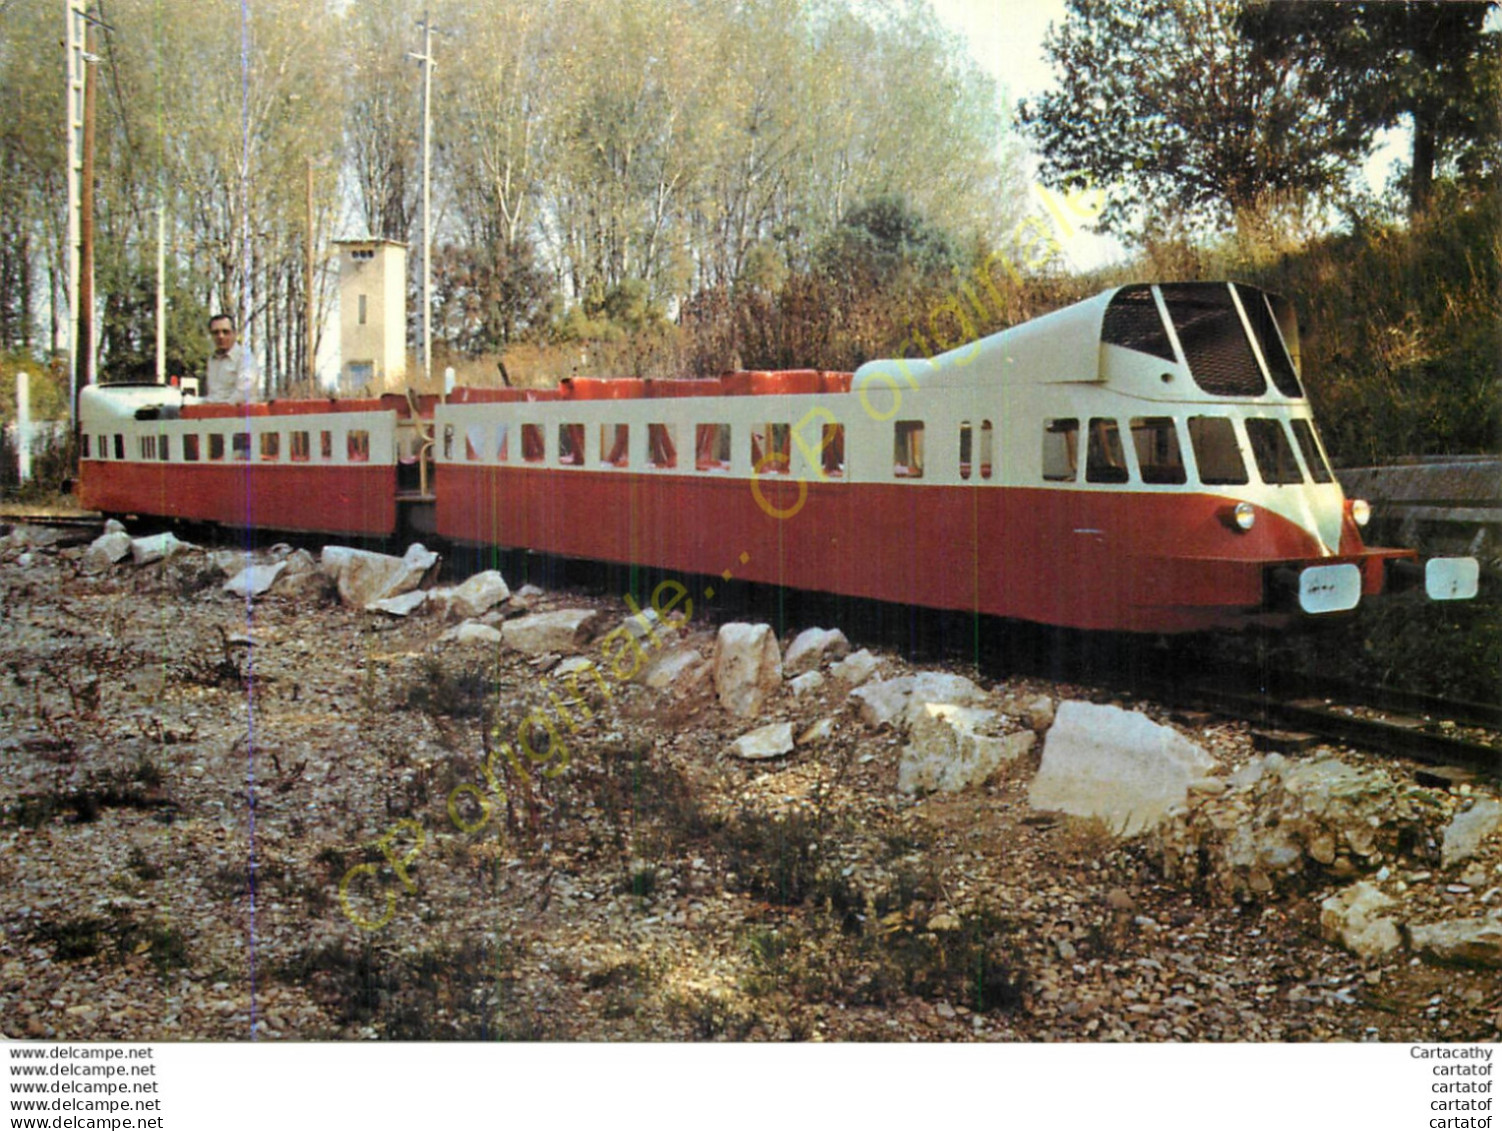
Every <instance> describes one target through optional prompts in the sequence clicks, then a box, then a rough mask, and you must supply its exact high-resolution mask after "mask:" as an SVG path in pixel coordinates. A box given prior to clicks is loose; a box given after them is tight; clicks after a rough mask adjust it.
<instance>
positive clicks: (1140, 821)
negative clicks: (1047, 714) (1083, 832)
mask: <svg viewBox="0 0 1502 1131" xmlns="http://www.w3.org/2000/svg"><path fill="white" fill-rule="evenodd" d="M1214 766H1215V761H1214V759H1212V758H1211V757H1210V755H1209V754H1207V753H1205V751H1204V750H1203V749H1201V748H1200V747H1199V746H1197V745H1195V744H1194V743H1193V742H1190V741H1189V740H1188V739H1187V738H1185V737H1184V736H1183V735H1181V734H1179V733H1178V732H1177V731H1175V730H1171V729H1170V728H1168V727H1165V726H1159V725H1158V724H1157V723H1155V722H1153V721H1152V720H1151V719H1149V718H1148V717H1147V716H1146V715H1142V714H1138V713H1137V712H1135V711H1123V710H1122V709H1121V708H1120V707H1111V706H1101V705H1098V704H1095V703H1082V702H1078V701H1075V700H1069V701H1066V702H1064V703H1063V704H1061V705H1060V706H1059V709H1058V712H1057V715H1056V717H1055V719H1054V723H1053V726H1052V727H1050V728H1049V731H1048V738H1047V740H1046V742H1045V743H1044V746H1043V764H1042V766H1041V767H1040V768H1039V770H1038V775H1037V777H1035V778H1034V779H1033V783H1032V786H1031V788H1030V789H1029V790H1028V803H1029V804H1030V805H1032V807H1033V808H1034V809H1046V810H1055V811H1059V812H1064V813H1070V814H1073V815H1074V816H1077V817H1094V818H1099V819H1100V820H1102V821H1104V822H1105V824H1106V825H1107V826H1108V827H1109V828H1110V829H1111V830H1112V831H1113V832H1115V833H1116V834H1117V835H1118V836H1123V837H1127V836H1136V835H1137V834H1138V833H1141V832H1144V831H1146V830H1148V829H1150V828H1152V827H1154V826H1155V825H1157V824H1158V823H1159V822H1160V821H1161V820H1162V819H1163V818H1164V817H1166V816H1167V815H1168V814H1169V812H1170V811H1172V810H1173V809H1175V808H1177V807H1179V806H1182V805H1183V804H1184V802H1185V800H1186V799H1187V797H1188V793H1189V783H1190V782H1193V781H1196V780H1198V779H1200V778H1203V777H1206V776H1207V775H1208V774H1209V772H1210V770H1211V769H1213V768H1214Z"/></svg>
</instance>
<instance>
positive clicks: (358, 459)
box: [344, 428, 370, 463]
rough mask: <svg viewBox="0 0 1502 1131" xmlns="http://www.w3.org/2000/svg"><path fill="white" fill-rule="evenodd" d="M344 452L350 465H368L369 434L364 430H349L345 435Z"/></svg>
mask: <svg viewBox="0 0 1502 1131" xmlns="http://www.w3.org/2000/svg"><path fill="white" fill-rule="evenodd" d="M344 451H345V456H346V458H347V459H348V460H349V462H350V463H369V462H370V433H369V432H368V431H367V430H365V429H364V428H351V429H350V430H349V432H347V433H346V434H345V443H344Z"/></svg>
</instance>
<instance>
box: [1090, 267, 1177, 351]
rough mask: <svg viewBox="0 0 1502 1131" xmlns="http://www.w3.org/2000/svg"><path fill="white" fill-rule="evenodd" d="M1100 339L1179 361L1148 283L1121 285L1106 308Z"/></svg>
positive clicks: (1114, 344) (1113, 344)
mask: <svg viewBox="0 0 1502 1131" xmlns="http://www.w3.org/2000/svg"><path fill="white" fill-rule="evenodd" d="M1100 340H1101V341H1102V342H1104V343H1106V345H1108V346H1123V347H1125V348H1126V349H1129V350H1136V351H1137V352H1138V353H1146V354H1151V355H1152V356H1153V357H1161V358H1162V359H1163V360H1164V361H1177V360H1178V359H1177V358H1175V357H1174V355H1173V344H1172V343H1171V342H1170V341H1169V340H1168V331H1167V330H1165V329H1164V328H1163V318H1162V316H1161V315H1159V313H1158V302H1157V300H1156V299H1154V298H1153V289H1152V288H1151V287H1149V286H1138V287H1122V288H1121V290H1119V291H1117V292H1116V296H1115V297H1114V298H1113V299H1111V305H1110V306H1108V307H1106V316H1105V319H1104V320H1103V321H1102V323H1101V328H1100Z"/></svg>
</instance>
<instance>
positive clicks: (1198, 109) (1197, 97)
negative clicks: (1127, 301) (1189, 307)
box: [1019, 0, 1368, 234]
mask: <svg viewBox="0 0 1502 1131" xmlns="http://www.w3.org/2000/svg"><path fill="white" fill-rule="evenodd" d="M1280 6H1281V5H1280ZM1237 26H1238V9H1237V8H1236V7H1234V6H1232V5H1230V4H1226V3H1224V2H1223V0H1069V5H1068V14H1067V16H1066V18H1065V20H1064V22H1063V23H1062V24H1056V25H1054V26H1053V27H1051V28H1050V29H1049V33H1048V36H1047V38H1046V40H1045V49H1046V51H1047V53H1048V55H1049V57H1050V58H1051V60H1052V62H1053V66H1054V70H1055V73H1056V74H1057V77H1058V81H1059V86H1058V89H1057V90H1054V91H1050V92H1048V93H1045V94H1044V95H1043V96H1042V97H1041V98H1039V99H1038V100H1037V101H1036V102H1034V103H1025V104H1023V105H1022V106H1021V107H1020V110H1019V116H1020V119H1021V121H1022V124H1023V126H1024V128H1025V129H1026V131H1027V132H1028V133H1029V134H1031V136H1032V137H1033V138H1034V139H1035V140H1036V141H1037V142H1038V144H1039V145H1040V146H1041V148H1042V151H1043V163H1042V168H1041V175H1042V177H1043V179H1044V180H1045V181H1046V182H1047V183H1049V184H1051V185H1054V186H1060V187H1063V186H1080V185H1084V184H1086V183H1088V182H1090V181H1092V180H1093V181H1094V182H1095V183H1096V184H1098V185H1099V186H1101V187H1103V188H1104V189H1105V190H1106V193H1107V205H1106V209H1105V211H1104V213H1103V214H1102V217H1101V226H1102V227H1103V228H1106V229H1108V230H1111V231H1115V232H1117V233H1121V234H1133V233H1137V234H1141V233H1143V232H1150V231H1152V230H1153V229H1154V228H1156V227H1159V226H1160V225H1161V223H1162V221H1163V218H1164V217H1165V216H1168V217H1174V216H1176V215H1178V216H1183V217H1185V218H1187V219H1189V220H1190V221H1191V222H1193V221H1198V222H1200V223H1206V222H1208V223H1221V222H1224V221H1225V220H1227V219H1233V218H1235V217H1237V216H1238V215H1239V214H1247V213H1255V212H1256V211H1258V210H1259V209H1263V208H1266V207H1267V206H1268V205H1269V204H1271V203H1272V202H1274V201H1276V200H1282V201H1288V200H1292V201H1295V202H1301V201H1304V200H1308V199H1310V198H1311V197H1319V196H1320V195H1321V194H1324V193H1327V192H1328V191H1330V190H1331V189H1333V188H1335V187H1336V186H1338V185H1339V184H1340V183H1341V182H1342V180H1343V178H1344V176H1345V174H1346V171H1347V170H1348V169H1349V168H1350V167H1351V166H1352V165H1353V163H1354V162H1356V161H1357V160H1358V159H1359V158H1361V157H1362V156H1363V155H1364V154H1365V152H1366V148H1367V144H1368V141H1367V135H1366V134H1365V133H1364V132H1362V131H1361V130H1359V129H1356V128H1354V127H1353V125H1352V123H1351V122H1349V121H1345V120H1342V119H1341V118H1340V117H1339V116H1338V115H1335V114H1332V113H1331V112H1330V110H1329V107H1328V106H1327V104H1326V102H1325V101H1324V99H1323V98H1322V97H1321V95H1322V93H1323V91H1324V89H1325V87H1326V85H1327V81H1328V80H1327V78H1326V77H1325V76H1324V75H1323V74H1319V73H1313V74H1312V73H1310V72H1308V71H1306V70H1304V69H1300V68H1298V67H1287V66H1285V65H1283V61H1282V60H1276V59H1274V58H1272V57H1271V56H1270V55H1269V54H1268V53H1266V52H1259V51H1254V50H1253V49H1252V45H1251V43H1250V42H1249V41H1248V40H1246V39H1245V38H1243V37H1242V36H1241V35H1239V34H1238V31H1237Z"/></svg>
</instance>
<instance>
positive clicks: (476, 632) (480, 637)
mask: <svg viewBox="0 0 1502 1131" xmlns="http://www.w3.org/2000/svg"><path fill="white" fill-rule="evenodd" d="M438 640H439V642H440V643H454V644H492V645H494V644H499V643H500V642H501V633H500V630H499V629H495V628H492V627H491V626H490V625H488V624H481V623H480V622H479V621H477V620H467V621H465V622H464V623H463V624H457V625H455V626H454V627H453V628H451V629H449V630H448V631H447V632H445V633H444V634H443V635H442V636H440V637H439V638H438Z"/></svg>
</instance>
